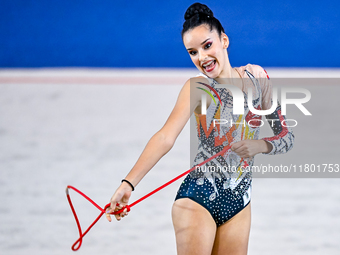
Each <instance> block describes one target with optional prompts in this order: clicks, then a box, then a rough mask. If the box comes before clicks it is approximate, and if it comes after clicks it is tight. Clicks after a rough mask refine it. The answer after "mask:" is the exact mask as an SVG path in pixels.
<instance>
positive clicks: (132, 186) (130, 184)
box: [122, 179, 135, 191]
mask: <svg viewBox="0 0 340 255" xmlns="http://www.w3.org/2000/svg"><path fill="white" fill-rule="evenodd" d="M122 183H126V184H127V185H128V186H129V187H130V188H131V189H132V191H134V190H135V186H134V185H133V184H132V183H131V182H130V181H128V180H126V179H123V180H122Z"/></svg>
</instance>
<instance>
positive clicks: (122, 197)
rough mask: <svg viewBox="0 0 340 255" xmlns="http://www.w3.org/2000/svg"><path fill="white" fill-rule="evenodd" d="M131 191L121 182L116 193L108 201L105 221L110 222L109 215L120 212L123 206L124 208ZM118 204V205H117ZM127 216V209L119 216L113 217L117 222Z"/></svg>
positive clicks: (128, 186)
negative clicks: (108, 205)
mask: <svg viewBox="0 0 340 255" xmlns="http://www.w3.org/2000/svg"><path fill="white" fill-rule="evenodd" d="M131 192H132V189H131V187H130V185H129V184H127V183H126V182H122V184H121V185H120V186H119V188H118V189H117V190H116V192H115V193H114V194H113V196H112V198H111V200H110V204H111V205H110V207H108V208H107V210H106V214H105V215H106V219H107V220H108V221H110V222H111V215H110V213H113V212H116V211H119V210H121V209H122V208H123V207H124V206H126V205H127V204H128V202H129V198H130V196H131ZM117 204H118V205H117ZM127 215H128V211H127V208H125V210H124V211H123V212H121V213H119V214H115V215H114V216H115V217H116V219H117V220H118V221H119V220H121V218H123V217H125V216H127Z"/></svg>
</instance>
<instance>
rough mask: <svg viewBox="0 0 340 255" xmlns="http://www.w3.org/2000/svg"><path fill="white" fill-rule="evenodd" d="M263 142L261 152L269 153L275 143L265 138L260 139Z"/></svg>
mask: <svg viewBox="0 0 340 255" xmlns="http://www.w3.org/2000/svg"><path fill="white" fill-rule="evenodd" d="M259 141H260V142H261V146H260V148H261V153H269V152H271V151H272V149H273V145H272V144H271V143H269V142H267V141H265V140H262V139H261V140H259Z"/></svg>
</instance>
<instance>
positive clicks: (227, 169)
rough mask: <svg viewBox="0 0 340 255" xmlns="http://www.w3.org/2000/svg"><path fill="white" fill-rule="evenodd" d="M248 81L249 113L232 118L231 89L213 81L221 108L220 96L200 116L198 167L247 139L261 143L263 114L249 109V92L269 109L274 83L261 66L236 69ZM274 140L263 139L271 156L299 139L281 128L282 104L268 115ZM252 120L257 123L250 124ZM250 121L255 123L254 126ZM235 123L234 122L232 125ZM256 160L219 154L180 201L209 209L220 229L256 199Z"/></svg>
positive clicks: (189, 182) (193, 176)
mask: <svg viewBox="0 0 340 255" xmlns="http://www.w3.org/2000/svg"><path fill="white" fill-rule="evenodd" d="M235 69H236V71H237V72H238V73H239V74H240V76H241V77H242V81H243V86H242V91H243V95H244V99H245V100H244V114H241V115H235V114H233V96H232V93H231V92H230V90H228V89H227V88H216V85H217V84H218V83H217V82H216V81H215V80H212V79H210V86H211V87H212V88H214V89H215V91H217V93H218V95H219V96H220V99H221V101H222V104H220V102H219V100H217V96H216V95H215V94H214V97H216V104H215V103H213V102H212V103H211V104H210V105H209V107H208V109H207V113H206V115H202V114H197V113H195V117H196V123H197V133H198V153H197V155H196V157H195V159H194V162H193V166H195V165H197V164H199V163H201V162H203V161H204V160H206V159H208V158H210V157H211V156H213V155H214V154H216V153H218V152H219V151H221V150H222V149H223V148H224V147H225V146H227V145H228V144H230V143H232V142H237V141H241V140H244V139H259V131H260V126H261V125H260V123H261V122H260V121H259V120H261V115H256V114H253V113H252V112H251V111H250V110H249V107H248V103H247V98H248V94H247V93H248V89H247V88H249V87H251V88H252V103H253V106H254V108H255V109H257V110H268V109H270V108H271V106H272V85H271V82H270V80H269V77H268V75H267V73H266V72H265V70H264V69H263V68H262V67H260V66H258V65H251V64H248V65H246V66H242V67H239V68H235ZM266 118H267V119H280V121H272V122H270V126H271V128H272V130H273V133H274V136H273V137H268V138H262V139H263V140H265V141H268V142H269V143H271V144H272V147H273V149H272V151H270V152H269V153H267V154H268V155H275V154H279V153H285V152H287V151H288V150H290V149H291V148H292V147H293V141H294V135H293V133H292V131H291V129H290V128H288V127H285V126H283V125H281V123H282V121H284V120H285V117H284V116H283V115H281V107H280V105H279V103H278V106H277V108H276V110H275V111H274V112H273V113H272V114H270V115H266ZM214 119H215V120H217V119H223V120H229V122H228V124H224V125H221V124H216V123H215V125H214V124H213V120H214ZM250 120H252V121H250ZM249 121H250V122H249ZM230 123H232V124H230ZM253 164H254V157H252V158H240V157H239V156H238V155H237V154H236V153H234V152H232V151H228V152H226V153H225V154H224V155H221V156H218V157H216V158H215V159H213V160H211V161H209V162H208V163H206V164H205V165H203V166H202V167H200V168H197V169H196V170H194V171H192V172H190V174H189V175H188V176H187V177H186V178H185V180H184V181H183V183H182V184H181V186H180V188H179V190H178V192H177V196H176V200H177V199H180V198H189V199H192V200H193V201H196V202H197V203H199V204H200V205H202V206H203V207H204V208H206V209H207V210H208V211H209V212H210V214H211V216H212V217H213V219H214V220H215V222H216V224H217V226H220V225H222V224H223V223H224V222H226V221H228V220H229V219H231V218H232V217H233V216H234V215H236V214H237V213H238V212H240V211H241V210H242V209H243V208H244V207H246V206H247V205H248V203H249V202H250V198H251V182H252V174H251V171H249V169H251V167H252V166H253Z"/></svg>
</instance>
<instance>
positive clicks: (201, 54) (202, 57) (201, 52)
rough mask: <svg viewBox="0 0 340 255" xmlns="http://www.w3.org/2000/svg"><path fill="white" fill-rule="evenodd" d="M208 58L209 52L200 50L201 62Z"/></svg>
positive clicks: (199, 57) (199, 58)
mask: <svg viewBox="0 0 340 255" xmlns="http://www.w3.org/2000/svg"><path fill="white" fill-rule="evenodd" d="M206 58H207V54H206V53H205V52H204V51H203V50H199V51H198V60H199V61H200V63H203V62H204V60H205V59H206Z"/></svg>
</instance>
